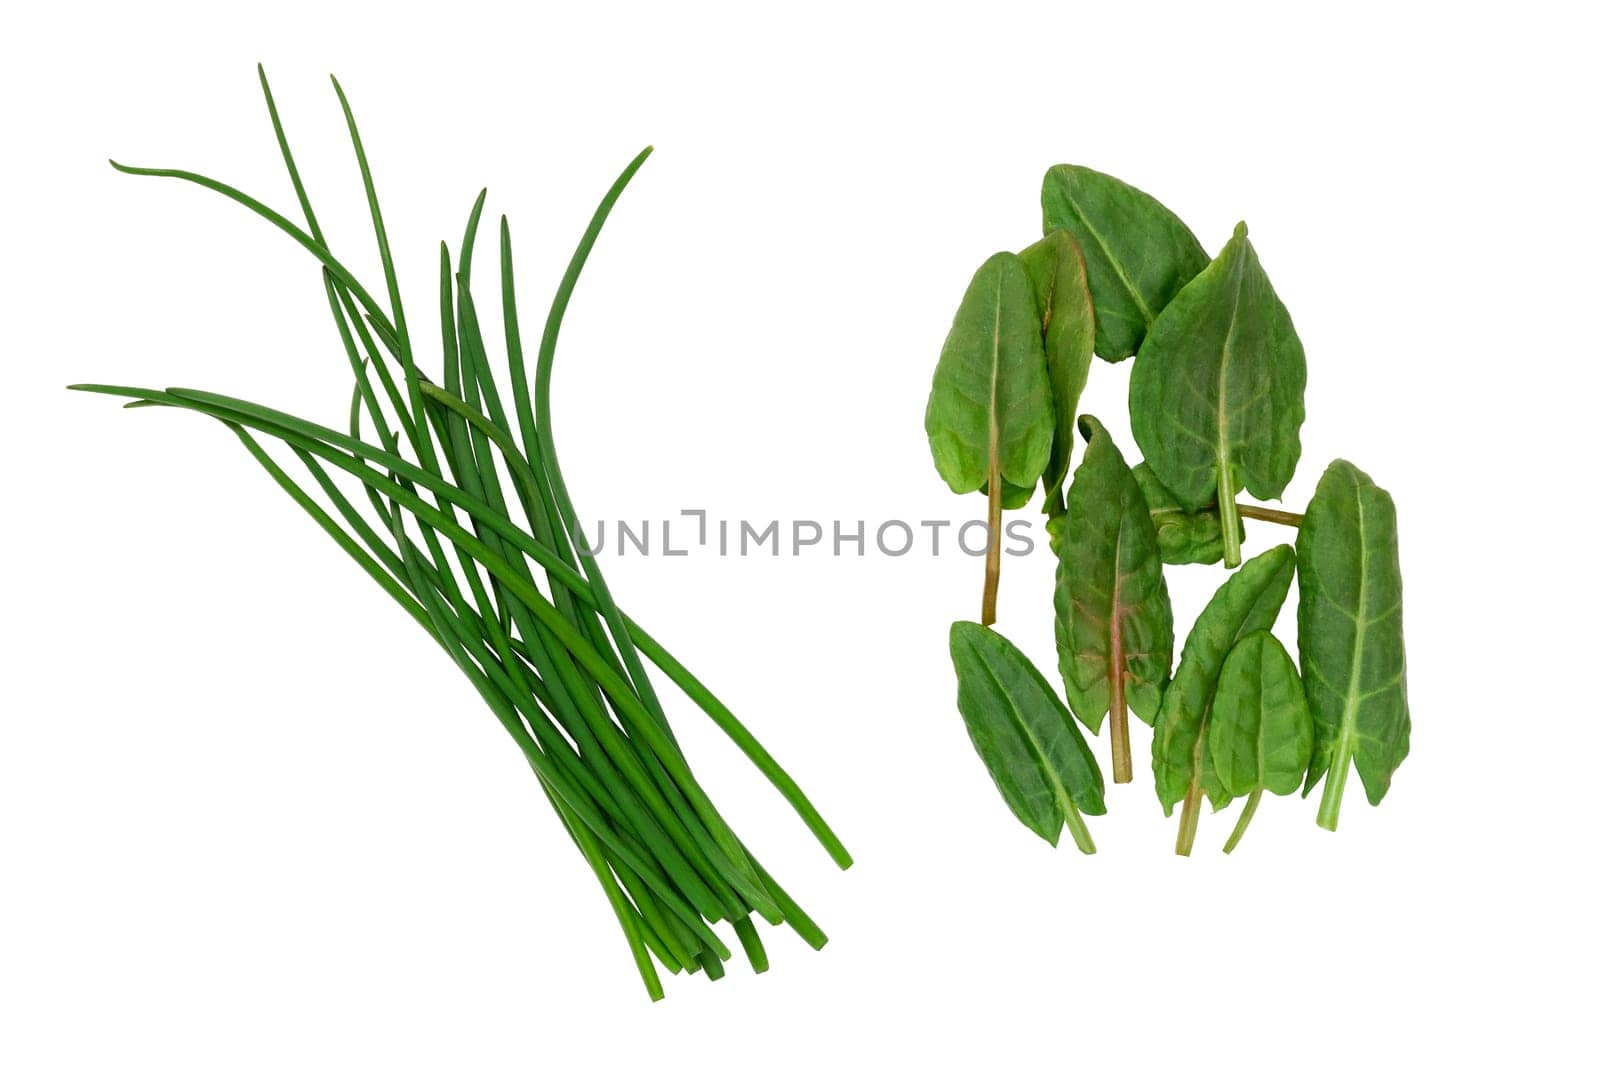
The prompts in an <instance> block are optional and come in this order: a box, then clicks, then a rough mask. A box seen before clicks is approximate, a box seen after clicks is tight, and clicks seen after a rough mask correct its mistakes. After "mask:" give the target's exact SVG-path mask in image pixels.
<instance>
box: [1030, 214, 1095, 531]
mask: <svg viewBox="0 0 1600 1067" xmlns="http://www.w3.org/2000/svg"><path fill="white" fill-rule="evenodd" d="M1022 262H1023V265H1024V266H1025V267H1027V269H1028V278H1029V280H1030V281H1032V283H1033V295H1034V300H1035V302H1036V303H1037V304H1038V308H1039V321H1040V324H1041V325H1042V326H1043V328H1044V363H1045V371H1046V373H1048V375H1049V377H1050V393H1051V396H1052V398H1053V399H1054V401H1055V412H1056V435H1055V444H1054V446H1053V447H1052V448H1051V451H1050V463H1049V465H1048V466H1047V467H1046V468H1045V472H1044V490H1045V511H1046V512H1047V513H1053V512H1055V511H1058V510H1059V505H1060V503H1061V484H1062V482H1064V481H1065V480H1066V477H1067V468H1068V466H1069V465H1070V464H1071V462H1072V446H1073V444H1074V442H1073V439H1072V438H1073V427H1074V425H1075V424H1076V423H1077V416H1078V398H1079V397H1080V396H1082V395H1083V386H1084V383H1085V382H1087V381H1088V380H1089V363H1090V361H1091V360H1092V359H1093V358H1094V304H1093V303H1092V302H1091V301H1090V299H1089V279H1088V273H1087V270H1086V268H1085V266H1084V262H1083V252H1082V250H1081V249H1079V248H1078V242H1077V241H1075V240H1073V239H1072V235H1071V234H1070V233H1068V232H1067V231H1066V230H1056V231H1055V232H1054V233H1051V234H1050V235H1049V236H1047V237H1045V238H1044V239H1043V240H1041V241H1036V242H1035V243H1033V244H1031V245H1029V246H1028V247H1027V248H1024V249H1023V250H1022Z"/></svg>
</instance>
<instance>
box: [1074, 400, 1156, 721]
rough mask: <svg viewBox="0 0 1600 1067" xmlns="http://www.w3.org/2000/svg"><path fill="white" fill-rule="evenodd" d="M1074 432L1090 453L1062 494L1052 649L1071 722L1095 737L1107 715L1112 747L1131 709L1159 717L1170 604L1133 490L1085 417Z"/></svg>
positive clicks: (1100, 431) (1109, 445)
mask: <svg viewBox="0 0 1600 1067" xmlns="http://www.w3.org/2000/svg"><path fill="white" fill-rule="evenodd" d="M1078 425H1079V427H1080V428H1081V429H1082V431H1083V435H1084V438H1085V440H1087V441H1088V442H1089V444H1088V447H1087V448H1086V449H1085V450H1084V453H1083V462H1082V463H1081V464H1079V465H1078V471H1077V473H1076V474H1074V475H1073V477H1072V487H1071V489H1070V490H1069V491H1068V493H1067V517H1066V529H1065V532H1064V536H1063V537H1062V543H1061V552H1060V554H1059V558H1060V560H1061V565H1060V567H1059V568H1058V569H1057V572H1056V648H1057V650H1058V651H1059V653H1060V656H1061V676H1062V679H1063V680H1064V681H1065V682H1066V687H1067V702H1068V703H1069V704H1070V705H1071V706H1072V711H1073V714H1075V715H1076V716H1077V717H1078V719H1079V720H1080V721H1081V722H1082V723H1083V724H1084V725H1085V726H1087V727H1089V729H1090V730H1092V731H1094V732H1095V733H1099V732H1100V723H1101V722H1102V721H1103V720H1104V719H1105V717H1106V711H1107V709H1108V708H1109V709H1110V711H1111V714H1112V716H1113V726H1112V729H1113V743H1114V745H1115V741H1116V738H1117V737H1118V736H1119V735H1120V734H1123V733H1125V731H1126V726H1127V716H1126V710H1127V709H1128V708H1130V707H1131V708H1132V709H1133V711H1134V714H1136V715H1138V716H1139V718H1141V719H1143V720H1144V721H1145V722H1147V723H1148V722H1154V721H1155V717H1156V712H1157V711H1159V710H1160V708H1161V693H1162V691H1163V690H1164V689H1166V687H1167V678H1168V675H1169V673H1170V671H1171V669H1172V601H1171V600H1170V599H1169V598H1168V596H1167V582H1166V578H1165V577H1164V576H1163V575H1162V573H1161V556H1160V554H1159V552H1158V551H1157V549H1156V529H1155V525H1154V524H1153V523H1152V522H1151V521H1150V512H1149V509H1148V508H1147V507H1146V505H1145V499H1144V494H1143V493H1141V492H1140V491H1139V484H1138V483H1137V482H1136V481H1134V478H1133V473H1132V472H1131V471H1130V470H1128V465H1127V463H1126V462H1124V461H1123V458H1122V453H1121V452H1119V451H1118V450H1117V446H1116V444H1115V443H1113V442H1112V440H1111V435H1110V434H1108V433H1107V432H1106V430H1105V427H1103V426H1101V425H1100V422H1099V420H1097V419H1095V418H1094V417H1093V416H1091V415H1084V416H1083V417H1082V418H1080V419H1079V420H1078ZM1118 716H1121V722H1120V723H1118V722H1117V721H1116V719H1117V717H1118ZM1124 745H1125V742H1124Z"/></svg>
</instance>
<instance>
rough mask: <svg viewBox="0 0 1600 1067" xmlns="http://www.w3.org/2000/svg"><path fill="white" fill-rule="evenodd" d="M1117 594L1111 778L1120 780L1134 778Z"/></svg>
mask: <svg viewBox="0 0 1600 1067" xmlns="http://www.w3.org/2000/svg"><path fill="white" fill-rule="evenodd" d="M1116 597H1117V594H1115V593H1114V594H1113V600H1112V616H1113V618H1112V624H1111V655H1110V657H1109V658H1110V661H1111V670H1110V678H1109V681H1110V683H1111V780H1112V781H1113V782H1116V783H1119V784H1121V783H1125V782H1131V781H1133V753H1132V752H1131V751H1129V748H1128V695H1127V671H1126V667H1125V664H1124V662H1123V654H1122V620H1121V618H1120V614H1121V607H1120V605H1119V604H1118V603H1117V599H1116Z"/></svg>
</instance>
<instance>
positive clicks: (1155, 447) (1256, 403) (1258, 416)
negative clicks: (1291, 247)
mask: <svg viewBox="0 0 1600 1067" xmlns="http://www.w3.org/2000/svg"><path fill="white" fill-rule="evenodd" d="M1305 388H1306V358H1305V351H1304V350H1303V349H1302V348H1301V347H1300V339H1299V337H1297V336H1296V335H1295V332H1294V323H1292V322H1291V321H1290V319H1289V312H1288V311H1287V310H1286V309H1285V308H1284V306H1283V302H1282V301H1280V300H1279V299H1278V296H1277V294H1276V293H1275V292H1273V289H1272V283H1271V282H1270V281H1268V280H1267V275H1266V272H1265V271H1264V270H1262V269H1261V262H1260V260H1259V259H1257V258H1256V253H1255V249H1254V248H1253V247H1252V246H1251V244H1250V239H1249V237H1247V236H1246V231H1245V226H1244V223H1242V222H1241V223H1240V224H1239V226H1238V228H1237V229H1236V230H1234V235H1233V239H1232V240H1231V241H1229V242H1228V244H1227V245H1226V246H1225V247H1224V248H1223V250H1222V254H1221V255H1219V256H1217V258H1216V260H1215V261H1213V262H1212V264H1211V265H1210V266H1209V267H1207V268H1206V269H1205V270H1203V271H1201V272H1200V274H1199V275H1198V276H1197V277H1196V278H1195V279H1194V280H1193V281H1192V282H1190V283H1189V284H1188V285H1186V286H1184V288H1183V291H1182V292H1180V293H1179V294H1178V295H1177V296H1176V297H1174V298H1173V300H1172V303H1170V304H1168V305H1167V307H1166V310H1164V311H1163V312H1162V313H1161V316H1160V317H1159V318H1158V319H1157V320H1156V324H1155V326H1154V327H1152V328H1151V330H1150V335H1149V337H1147V338H1146V339H1145V344H1144V347H1143V349H1141V351H1140V357H1139V362H1138V363H1137V364H1135V366H1134V368H1133V377H1132V380H1131V381H1130V383H1129V409H1130V413H1131V415H1132V419H1133V436H1134V439H1135V440H1136V441H1138V442H1139V449H1140V451H1141V452H1143V454H1144V458H1145V461H1146V462H1147V463H1149V465H1150V470H1151V471H1152V472H1153V473H1154V474H1155V476H1156V477H1157V478H1158V479H1159V480H1160V481H1161V484H1163V485H1165V486H1166V487H1167V488H1168V489H1169V490H1170V491H1171V492H1172V495H1173V497H1175V498H1176V499H1177V501H1178V503H1179V504H1181V505H1183V506H1184V507H1185V508H1187V509H1188V510H1190V511H1199V510H1201V509H1202V508H1205V507H1206V506H1207V505H1209V504H1210V503H1211V502H1212V501H1213V500H1215V501H1216V502H1217V506H1218V508H1219V509H1220V514H1221V522H1222V536H1223V562H1224V563H1225V564H1226V565H1227V566H1230V567H1237V566H1238V565H1239V543H1238V539H1239V537H1240V532H1239V515H1238V512H1237V510H1236V509H1237V505H1236V504H1235V502H1234V498H1235V496H1236V495H1237V493H1238V489H1239V487H1240V486H1241V485H1242V486H1243V487H1244V488H1245V489H1247V490H1249V491H1250V493H1251V494H1252V495H1254V496H1255V497H1256V498H1257V499H1261V500H1269V499H1276V498H1277V497H1278V496H1279V495H1281V494H1282V492H1283V489H1284V486H1286V485H1287V484H1288V483H1289V479H1290V478H1291V477H1292V476H1293V475H1294V468H1295V464H1296V463H1298V462H1299V459H1300V424H1301V423H1302V422H1304V421H1305V414H1306V412H1305Z"/></svg>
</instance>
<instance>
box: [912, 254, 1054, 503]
mask: <svg viewBox="0 0 1600 1067" xmlns="http://www.w3.org/2000/svg"><path fill="white" fill-rule="evenodd" d="M924 424H925V426H926V428H927V431H928V443H929V445H930V446H932V449H933V462H934V465H935V466H936V467H938V469H939V475H940V476H941V477H942V478H944V480H945V483H946V484H947V485H949V486H950V488H951V489H952V490H954V491H955V492H957V493H970V492H972V491H974V490H977V489H986V487H987V486H988V482H989V472H990V470H991V469H996V470H998V471H999V472H1000V474H1001V476H1002V477H1003V478H1004V479H1005V480H1006V482H1007V483H1009V484H1010V486H1012V487H1015V489H1016V490H1018V491H1019V492H1020V490H1021V489H1022V488H1023V487H1026V488H1027V490H1028V492H1029V493H1031V492H1032V489H1033V485H1034V483H1035V482H1037V481H1038V480H1039V477H1040V476H1041V475H1042V474H1044V469H1045V464H1046V463H1048V462H1049V460H1050V450H1051V447H1052V444H1053V436H1054V433H1055V414H1054V411H1053V408H1052V405H1051V398H1050V380H1049V378H1048V377H1047V376H1046V374H1045V364H1044V344H1043V340H1042V338H1041V330H1040V326H1039V313H1038V311H1037V309H1036V308H1035V306H1034V300H1033V289H1032V286H1031V284H1030V283H1029V281H1028V272H1027V270H1026V269H1025V268H1024V267H1023V265H1022V258H1021V257H1020V256H1018V255H1016V253H1014V252H1000V253H997V254H996V255H993V256H990V257H989V259H988V260H987V261H985V262H984V264H983V266H981V267H979V268H978V272H977V274H975V275H974V276H973V278H972V284H971V285H969V286H968V287H967V292H966V295H965V296H964V297H962V299H961V307H960V308H959V309H958V310H957V311H956V317H955V322H954V324H953V325H952V326H951V327H950V334H949V336H948V337H946V338H945V342H944V351H942V352H941V353H940V354H939V365H938V367H937V368H936V369H935V370H934V372H933V391H932V393H931V394H930V395H929V397H928V410H927V416H926V419H925V420H924ZM1012 499H1016V495H1015V494H1013V495H1012ZM1024 502H1025V498H1024Z"/></svg>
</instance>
